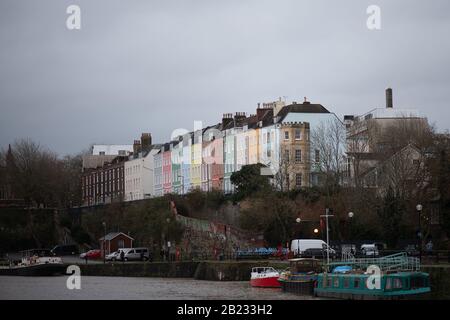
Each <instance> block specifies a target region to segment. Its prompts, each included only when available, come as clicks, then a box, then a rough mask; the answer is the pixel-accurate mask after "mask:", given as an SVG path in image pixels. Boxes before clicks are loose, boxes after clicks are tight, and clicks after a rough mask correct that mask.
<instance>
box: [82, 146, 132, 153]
mask: <svg viewBox="0 0 450 320" xmlns="http://www.w3.org/2000/svg"><path fill="white" fill-rule="evenodd" d="M131 153H133V145H115V144H95V145H93V146H92V148H91V154H92V155H94V156H100V155H101V156H128V155H130V154H131Z"/></svg>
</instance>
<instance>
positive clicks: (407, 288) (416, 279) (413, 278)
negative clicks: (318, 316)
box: [314, 272, 431, 300]
mask: <svg viewBox="0 0 450 320" xmlns="http://www.w3.org/2000/svg"><path fill="white" fill-rule="evenodd" d="M370 276H371V274H363V273H362V274H358V273H348V274H342V273H323V274H320V275H319V276H318V279H317V287H316V288H315V289H314V294H315V295H316V296H318V297H327V298H338V299H351V300H366V299H367V300H378V299H380V300H391V299H392V300H395V299H411V298H412V299H417V298H420V297H424V296H426V294H427V293H429V292H430V291H431V290H430V281H429V275H428V273H424V272H394V273H387V274H382V275H381V276H380V280H379V285H378V286H376V285H374V286H371V285H369V282H370V281H371V279H369V277H370Z"/></svg>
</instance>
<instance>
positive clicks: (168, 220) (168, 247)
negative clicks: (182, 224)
mask: <svg viewBox="0 0 450 320" xmlns="http://www.w3.org/2000/svg"><path fill="white" fill-rule="evenodd" d="M166 222H167V233H166V237H167V260H168V261H169V262H170V247H171V243H170V237H169V224H170V218H167V219H166Z"/></svg>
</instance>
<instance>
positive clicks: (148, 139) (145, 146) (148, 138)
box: [141, 133, 152, 151]
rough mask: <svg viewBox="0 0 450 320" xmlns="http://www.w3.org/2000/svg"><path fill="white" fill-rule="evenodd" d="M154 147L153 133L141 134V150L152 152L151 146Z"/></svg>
mask: <svg viewBox="0 0 450 320" xmlns="http://www.w3.org/2000/svg"><path fill="white" fill-rule="evenodd" d="M151 145H152V134H151V133H142V134H141V148H142V150H144V151H148V150H150V146H151Z"/></svg>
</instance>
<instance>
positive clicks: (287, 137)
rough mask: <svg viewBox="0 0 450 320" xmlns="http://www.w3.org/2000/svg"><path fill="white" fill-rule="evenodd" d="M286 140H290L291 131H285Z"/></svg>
mask: <svg viewBox="0 0 450 320" xmlns="http://www.w3.org/2000/svg"><path fill="white" fill-rule="evenodd" d="M284 140H289V131H285V132H284Z"/></svg>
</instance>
